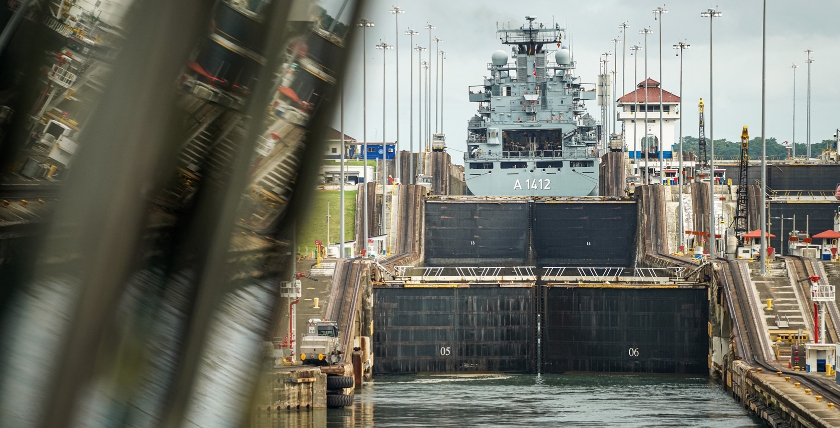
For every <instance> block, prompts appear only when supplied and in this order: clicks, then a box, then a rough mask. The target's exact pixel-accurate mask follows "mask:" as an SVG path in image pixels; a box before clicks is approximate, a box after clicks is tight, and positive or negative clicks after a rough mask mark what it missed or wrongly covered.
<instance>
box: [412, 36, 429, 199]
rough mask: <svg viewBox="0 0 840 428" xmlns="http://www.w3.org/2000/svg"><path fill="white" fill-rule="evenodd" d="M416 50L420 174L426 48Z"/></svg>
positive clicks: (421, 171)
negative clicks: (424, 54) (424, 53)
mask: <svg viewBox="0 0 840 428" xmlns="http://www.w3.org/2000/svg"><path fill="white" fill-rule="evenodd" d="M414 50H416V51H417V139H418V142H417V162H419V163H420V167H419V168H418V169H419V170H420V172H419V174H423V172H424V168H425V165H424V162H423V51H424V50H426V48H424V47H422V46H417V47H416V48H414ZM416 181H417V180H416V178H415V182H416ZM415 184H416V183H415Z"/></svg>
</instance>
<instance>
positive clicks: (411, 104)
mask: <svg viewBox="0 0 840 428" xmlns="http://www.w3.org/2000/svg"><path fill="white" fill-rule="evenodd" d="M417 34H420V33H419V32H417V31H414V30H412V29H411V28H409V29H408V31H406V32H405V35H406V36H408V37H409V43H408V45H409V47H410V48H411V49H412V50H414V36H415V35H417ZM409 54H410V55H411V65H410V66H409V67H408V68H409V70H410V73H411V76H410V77H409V79H408V80H409V91H408V97H409V100H408V123H409V131H408V141H409V148H408V152H409V154H408V174H409V178H408V182H409V183H410V184H414V175H415V174H414V53H412V52H409Z"/></svg>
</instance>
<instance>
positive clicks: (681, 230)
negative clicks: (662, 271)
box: [674, 42, 691, 252]
mask: <svg viewBox="0 0 840 428" xmlns="http://www.w3.org/2000/svg"><path fill="white" fill-rule="evenodd" d="M689 48H691V45H689V44H688V43H685V42H679V43H677V44H676V45H674V49H677V55H678V56H679V57H680V160H679V162H680V166H679V171H680V174H679V178H678V179H677V184H678V185H679V186H680V188H679V198H680V199H679V202H680V203H679V212H680V221H679V225H678V229H677V233H678V234H679V236H678V237H677V242H678V244H677V245H678V246H679V247H680V252H682V251H683V249H684V248H685V224H684V220H683V217H684V216H685V214H684V212H683V195H682V192H683V178H684V177H685V174H684V173H683V132H682V124H683V122H682V97H683V92H682V91H683V56H684V52H685V50H686V49H689Z"/></svg>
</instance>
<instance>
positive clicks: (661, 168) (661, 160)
mask: <svg viewBox="0 0 840 428" xmlns="http://www.w3.org/2000/svg"><path fill="white" fill-rule="evenodd" d="M663 13H668V11H667V10H665V8H664V7H661V6H660V7H657V8H656V9H654V10H653V19H654V20H657V18H659V19H658V21H659V184H662V179H664V178H665V159H664V158H665V155H663V152H664V150H663V143H664V141H665V134H664V131H663V130H662V126H663V125H662V121H663V120H662V14H663ZM671 152H672V153H673V148H671Z"/></svg>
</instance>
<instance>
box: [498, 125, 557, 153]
mask: <svg viewBox="0 0 840 428" xmlns="http://www.w3.org/2000/svg"><path fill="white" fill-rule="evenodd" d="M502 144H503V148H502V150H503V151H505V152H536V151H539V152H544V151H558V152H559V151H560V150H563V131H562V129H542V130H527V131H526V130H521V131H520V130H516V131H514V130H506V131H502ZM545 156H551V155H549V154H545Z"/></svg>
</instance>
